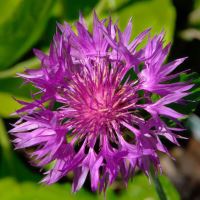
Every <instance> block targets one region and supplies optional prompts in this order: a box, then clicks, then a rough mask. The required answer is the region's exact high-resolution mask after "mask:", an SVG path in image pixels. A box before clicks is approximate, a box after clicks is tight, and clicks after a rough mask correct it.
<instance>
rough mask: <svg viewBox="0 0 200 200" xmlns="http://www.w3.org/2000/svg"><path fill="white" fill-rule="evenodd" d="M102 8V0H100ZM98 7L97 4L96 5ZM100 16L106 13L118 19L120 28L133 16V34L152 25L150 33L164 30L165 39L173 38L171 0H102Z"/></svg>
mask: <svg viewBox="0 0 200 200" xmlns="http://www.w3.org/2000/svg"><path fill="white" fill-rule="evenodd" d="M99 4H101V8H102V1H100V3H99ZM97 7H98V5H97ZM97 13H98V14H100V16H101V17H106V16H108V15H110V13H111V16H112V17H114V18H115V19H118V20H119V25H120V27H121V28H125V26H126V24H127V22H128V20H129V19H130V18H131V17H133V36H136V35H138V34H139V33H140V32H142V31H144V30H145V29H147V28H150V27H152V31H151V33H152V34H155V33H157V34H158V33H160V32H161V31H162V30H164V31H165V32H166V41H167V42H169V41H172V40H173V34H174V26H175V18H176V13H175V8H174V6H173V4H172V1H171V0H162V1H161V0H145V1H141V0H132V1H130V0H125V1H120V0H112V1H110V0H104V5H103V9H100V12H99V11H98V12H97Z"/></svg>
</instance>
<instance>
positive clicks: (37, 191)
mask: <svg viewBox="0 0 200 200" xmlns="http://www.w3.org/2000/svg"><path fill="white" fill-rule="evenodd" d="M161 182H162V184H163V187H164V189H165V192H166V194H167V199H168V200H180V197H179V195H178V193H177V191H176V190H175V189H174V187H173V186H172V185H171V183H170V182H169V180H168V179H167V178H165V177H161ZM8 188H12V192H8V190H7V189H8ZM0 194H1V199H3V200H13V199H15V200H18V199H19V200H27V199H29V200H32V199H34V200H35V199H37V200H43V199H48V200H57V199H58V198H59V200H66V199H70V200H93V199H98V200H103V199H104V196H103V194H101V195H97V194H96V193H90V192H88V191H86V190H84V189H81V190H80V191H79V192H77V193H76V194H72V193H71V184H69V183H66V184H62V185H60V184H54V185H51V186H43V185H39V184H34V183H32V182H23V183H18V182H17V181H16V180H15V179H13V178H4V179H1V180H0ZM106 198H107V199H109V200H115V199H119V200H127V199H135V200H147V199H148V200H158V197H157V195H156V192H155V190H154V187H153V185H150V184H149V182H148V179H147V178H146V177H145V176H144V175H139V176H135V177H134V179H133V182H132V183H129V184H128V188H127V189H123V190H121V192H120V193H119V194H118V193H115V192H114V191H113V190H112V189H111V188H110V189H108V191H107V192H106Z"/></svg>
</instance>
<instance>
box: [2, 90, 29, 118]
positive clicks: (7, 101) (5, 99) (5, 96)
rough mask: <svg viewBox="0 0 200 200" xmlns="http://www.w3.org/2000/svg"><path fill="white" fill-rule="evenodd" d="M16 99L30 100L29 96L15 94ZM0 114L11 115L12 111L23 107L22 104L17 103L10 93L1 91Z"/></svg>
mask: <svg viewBox="0 0 200 200" xmlns="http://www.w3.org/2000/svg"><path fill="white" fill-rule="evenodd" d="M15 98H16V99H20V100H23V101H30V100H29V99H27V98H22V97H21V96H20V97H18V96H15ZM0 102H1V103H0V116H1V117H10V115H11V114H12V113H14V112H15V111H16V110H18V109H19V108H21V105H20V104H19V103H17V102H16V101H15V100H14V99H13V97H12V96H11V94H10V93H7V92H0Z"/></svg>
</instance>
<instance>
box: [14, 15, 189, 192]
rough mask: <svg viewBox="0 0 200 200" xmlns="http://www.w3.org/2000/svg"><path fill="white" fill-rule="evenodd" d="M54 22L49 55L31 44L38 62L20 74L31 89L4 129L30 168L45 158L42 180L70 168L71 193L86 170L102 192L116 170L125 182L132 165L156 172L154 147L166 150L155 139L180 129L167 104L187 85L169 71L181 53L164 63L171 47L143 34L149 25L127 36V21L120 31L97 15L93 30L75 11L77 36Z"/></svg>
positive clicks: (172, 137) (172, 135)
mask: <svg viewBox="0 0 200 200" xmlns="http://www.w3.org/2000/svg"><path fill="white" fill-rule="evenodd" d="M105 24H107V25H105ZM58 28H59V29H58V30H57V32H56V34H55V36H54V38H53V42H52V44H51V46H50V52H49V55H46V54H44V53H42V52H41V51H39V50H34V52H35V54H36V56H37V57H38V58H39V59H40V60H41V68H40V69H34V70H27V71H26V72H25V74H19V76H21V77H22V78H23V79H24V80H25V81H26V82H28V83H32V85H34V86H35V87H36V88H37V89H38V92H37V93H35V94H33V95H32V97H33V101H32V102H31V103H27V102H21V101H19V102H20V103H21V104H23V105H24V106H23V107H22V108H21V109H20V110H18V111H16V113H17V114H19V115H20V116H21V119H20V120H19V121H18V122H16V124H14V128H13V129H12V130H11V133H12V134H13V135H14V137H15V139H14V144H15V146H16V148H17V149H29V151H28V152H29V153H28V154H29V156H30V157H31V162H32V163H33V164H34V165H36V166H39V167H41V168H43V167H44V166H46V165H47V164H49V163H52V165H51V166H52V167H51V169H49V171H47V172H45V178H44V179H43V180H42V182H45V183H47V184H52V183H54V182H57V181H58V180H59V179H61V178H62V177H64V176H66V175H67V173H68V172H70V171H73V172H74V181H73V187H72V188H73V191H77V190H79V189H80V188H81V187H82V185H83V184H84V182H85V180H86V177H87V176H90V179H91V188H92V190H99V191H102V190H105V189H106V188H107V186H108V185H111V184H112V183H113V181H114V180H115V179H116V177H117V176H118V175H121V177H122V179H123V180H124V182H125V183H127V182H128V180H129V178H131V177H132V176H133V174H134V171H135V168H136V167H138V168H139V169H141V170H142V171H144V172H145V174H147V175H148V174H149V170H150V167H151V165H154V167H155V169H157V170H160V162H159V157H158V154H157V153H158V152H159V151H160V152H163V153H166V154H169V152H168V150H167V148H166V147H165V146H164V145H163V144H162V142H161V140H160V137H161V136H162V137H165V138H167V139H168V140H170V141H171V142H173V143H175V144H177V145H178V142H177V138H179V137H180V136H179V135H177V134H176V133H175V132H177V131H182V130H183V129H182V127H181V125H180V123H179V122H178V119H179V118H182V117H184V115H183V114H181V113H178V112H177V111H175V110H174V109H172V108H170V104H171V103H181V101H183V97H185V96H187V95H188V94H189V91H188V90H189V89H190V88H192V85H191V84H189V83H185V82H175V79H174V78H177V77H178V76H179V74H180V73H176V74H172V72H173V70H174V69H176V67H177V66H178V65H179V64H181V63H182V62H183V61H184V59H185V58H183V59H178V60H175V61H173V62H171V63H169V64H163V63H164V61H165V59H166V57H167V55H168V52H169V49H170V45H167V46H164V45H163V37H164V35H163V33H161V34H159V35H156V36H155V37H153V38H150V36H149V32H150V29H148V30H146V31H144V32H143V33H141V34H140V35H139V36H137V37H136V39H135V40H133V41H130V37H131V30H132V22H131V20H130V21H129V23H128V25H127V27H126V29H125V31H124V32H121V31H120V30H119V28H118V26H117V24H113V22H112V21H111V19H109V20H108V22H106V20H103V21H100V20H99V19H98V18H97V16H96V14H94V21H93V32H92V33H90V32H89V31H88V29H87V26H86V25H85V22H84V19H83V18H82V17H81V16H80V20H79V21H78V22H77V23H76V28H77V34H75V33H74V32H73V30H72V28H71V27H70V25H68V24H67V23H66V22H65V23H64V25H58ZM146 36H148V38H149V39H148V41H147V44H146V45H145V46H144V47H143V48H140V49H138V45H139V44H140V43H141V42H142V41H143V39H144V38H145V37H146ZM171 80H173V81H171ZM155 97H156V98H155ZM163 117H165V119H170V120H172V121H174V124H176V126H173V127H170V126H169V125H167V124H166V120H165V121H164V120H163ZM30 152H31V153H30Z"/></svg>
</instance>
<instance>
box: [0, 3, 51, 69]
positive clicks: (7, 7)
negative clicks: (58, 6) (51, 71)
mask: <svg viewBox="0 0 200 200" xmlns="http://www.w3.org/2000/svg"><path fill="white" fill-rule="evenodd" d="M53 3H54V1H53V0H43V1H41V0H29V1H27V0H17V1H15V0H11V1H6V2H5V1H0V12H1V20H0V55H1V59H0V69H1V70H2V69H5V68H6V67H9V66H11V65H12V64H13V63H14V62H16V60H18V59H19V58H20V57H21V56H22V55H23V54H24V53H26V52H27V50H29V49H30V48H31V47H32V45H33V44H34V43H35V42H36V41H37V40H38V39H39V37H40V36H41V34H42V32H43V31H44V28H45V25H46V23H47V20H48V18H49V16H50V14H51V9H52V6H53ZM2 13H5V15H4V14H2Z"/></svg>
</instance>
